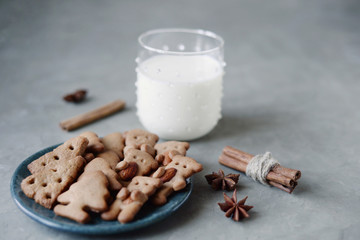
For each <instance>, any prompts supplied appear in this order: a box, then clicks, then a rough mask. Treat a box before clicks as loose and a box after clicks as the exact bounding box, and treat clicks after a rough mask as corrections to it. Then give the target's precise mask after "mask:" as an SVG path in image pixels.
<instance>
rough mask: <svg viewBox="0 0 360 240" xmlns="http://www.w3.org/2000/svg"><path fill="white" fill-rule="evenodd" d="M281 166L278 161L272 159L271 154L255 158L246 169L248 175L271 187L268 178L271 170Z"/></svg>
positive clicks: (267, 153) (259, 155)
mask: <svg viewBox="0 0 360 240" xmlns="http://www.w3.org/2000/svg"><path fill="white" fill-rule="evenodd" d="M277 165H279V162H278V160H276V159H274V158H272V156H271V153H270V152H266V153H265V154H258V155H256V156H254V157H253V158H252V159H251V160H250V162H249V163H248V165H247V167H246V175H247V176H249V177H251V178H252V179H254V180H255V181H258V182H260V183H262V184H264V185H269V183H268V182H267V181H266V176H267V175H268V173H269V172H270V170H271V169H272V168H273V167H275V166H277Z"/></svg>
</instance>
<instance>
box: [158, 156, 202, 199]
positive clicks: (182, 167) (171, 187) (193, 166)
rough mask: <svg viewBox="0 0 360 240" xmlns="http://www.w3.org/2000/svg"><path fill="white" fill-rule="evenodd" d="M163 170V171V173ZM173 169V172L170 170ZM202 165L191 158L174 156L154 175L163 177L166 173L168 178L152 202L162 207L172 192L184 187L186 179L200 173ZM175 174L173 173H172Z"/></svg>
mask: <svg viewBox="0 0 360 240" xmlns="http://www.w3.org/2000/svg"><path fill="white" fill-rule="evenodd" d="M164 169H165V171H164ZM170 169H175V170H170ZM201 170H202V165H201V164H200V163H198V162H196V161H195V160H194V159H193V158H190V157H185V156H181V155H176V156H174V158H173V159H172V161H171V163H169V164H168V165H167V166H166V167H160V168H159V169H158V170H157V171H156V172H155V173H154V174H153V176H154V177H158V178H160V177H163V176H165V174H166V173H168V174H169V176H172V177H171V178H170V177H167V178H166V182H165V183H164V185H163V186H162V187H161V188H160V189H159V190H158V191H157V192H156V193H155V195H154V196H153V199H152V202H153V203H154V204H156V205H163V204H165V203H166V202H167V197H168V196H169V195H170V194H171V193H172V192H173V191H179V190H181V189H183V188H185V187H186V178H189V177H191V176H192V175H193V174H195V173H197V172H200V171H201ZM174 172H175V173H174Z"/></svg>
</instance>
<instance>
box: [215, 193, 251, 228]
mask: <svg viewBox="0 0 360 240" xmlns="http://www.w3.org/2000/svg"><path fill="white" fill-rule="evenodd" d="M247 198H248V197H247V196H246V197H245V198H243V199H242V200H240V201H239V202H237V197H236V189H235V191H234V192H233V195H232V198H230V197H229V196H228V195H226V194H225V193H224V199H225V202H224V203H218V204H219V206H220V209H221V210H222V211H224V212H225V216H226V217H231V215H232V219H233V220H234V221H237V222H238V221H239V220H240V219H242V218H248V217H250V215H249V214H248V213H247V211H249V210H250V209H252V208H253V206H248V205H244V204H245V201H246V199H247Z"/></svg>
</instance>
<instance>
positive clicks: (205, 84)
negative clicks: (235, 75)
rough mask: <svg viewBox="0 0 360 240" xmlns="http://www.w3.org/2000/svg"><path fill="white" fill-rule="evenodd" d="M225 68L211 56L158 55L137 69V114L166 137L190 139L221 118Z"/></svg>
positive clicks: (151, 127) (209, 128)
mask: <svg viewBox="0 0 360 240" xmlns="http://www.w3.org/2000/svg"><path fill="white" fill-rule="evenodd" d="M222 77H223V68H222V66H221V64H220V63H219V62H218V61H216V60H215V59H213V58H211V57H209V56H202V55H200V56H199V55H197V56H186V55H185V56H173V55H158V56H154V57H151V58H149V59H147V60H145V61H144V62H142V63H140V64H139V66H138V69H137V82H136V86H137V114H138V117H139V119H140V121H141V123H142V124H143V125H144V127H145V128H146V129H147V130H148V131H150V132H154V133H156V134H158V135H159V136H160V137H162V138H165V139H173V140H191V139H196V138H199V137H201V136H204V135H205V134H207V133H208V132H210V131H211V130H212V129H213V128H214V127H215V125H216V124H217V122H218V121H219V119H220V118H221V98H222Z"/></svg>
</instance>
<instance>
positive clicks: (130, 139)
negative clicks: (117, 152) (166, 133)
mask: <svg viewBox="0 0 360 240" xmlns="http://www.w3.org/2000/svg"><path fill="white" fill-rule="evenodd" d="M124 135H125V145H126V147H125V149H124V151H126V150H127V149H129V148H135V149H140V150H141V151H144V152H147V153H149V154H150V155H151V156H153V157H155V154H156V151H155V148H154V146H155V144H156V142H157V141H158V140H159V137H158V136H157V135H156V134H153V133H150V132H148V131H145V130H142V129H133V130H130V131H127V132H125V133H124Z"/></svg>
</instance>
